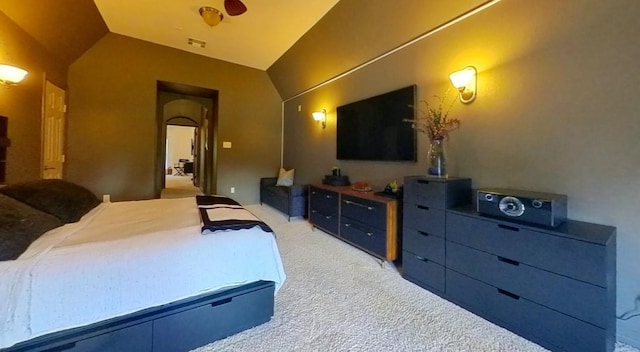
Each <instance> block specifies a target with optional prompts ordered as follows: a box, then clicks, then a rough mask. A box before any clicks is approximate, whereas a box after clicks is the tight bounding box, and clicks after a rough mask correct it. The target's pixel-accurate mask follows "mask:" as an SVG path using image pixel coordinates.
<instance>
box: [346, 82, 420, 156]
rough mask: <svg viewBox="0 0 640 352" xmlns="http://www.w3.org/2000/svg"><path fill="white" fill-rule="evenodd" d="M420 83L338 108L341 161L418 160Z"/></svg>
mask: <svg viewBox="0 0 640 352" xmlns="http://www.w3.org/2000/svg"><path fill="white" fill-rule="evenodd" d="M415 96H416V86H415V85H412V86H409V87H405V88H401V89H398V90H394V91H392V92H388V93H384V94H381V95H377V96H375V97H371V98H367V99H364V100H360V101H356V102H353V103H349V104H346V105H343V106H339V107H338V108H337V133H336V139H337V148H336V154H337V155H336V157H337V159H338V160H377V161H416V160H417V155H416V137H417V136H416V131H415V129H413V128H412V127H411V123H408V122H404V121H403V120H404V119H409V120H413V119H415V109H414V107H415V106H416V104H415Z"/></svg>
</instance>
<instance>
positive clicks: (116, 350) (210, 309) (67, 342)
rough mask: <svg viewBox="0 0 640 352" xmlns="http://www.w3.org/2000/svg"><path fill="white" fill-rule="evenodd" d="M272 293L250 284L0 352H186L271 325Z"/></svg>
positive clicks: (268, 286) (264, 284) (266, 285)
mask: <svg viewBox="0 0 640 352" xmlns="http://www.w3.org/2000/svg"><path fill="white" fill-rule="evenodd" d="M274 291H275V284H274V283H273V282H270V281H258V282H253V283H250V284H246V285H243V286H240V287H236V288H232V289H229V290H225V291H221V292H217V293H209V294H205V295H200V296H197V297H192V298H187V299H184V300H181V301H177V302H172V303H168V304H166V305H163V306H159V307H154V308H149V309H145V310H142V311H139V312H136V313H132V314H129V315H126V316H124V317H118V318H114V319H109V320H106V321H103V322H97V323H94V324H91V325H88V326H83V327H79V328H73V329H69V330H65V331H60V332H56V333H52V334H49V335H45V336H41V337H38V338H34V339H32V340H29V341H25V342H21V343H19V344H17V345H15V346H13V347H9V348H6V349H0V352H26V351H29V352H54V351H55V352H98V351H99V352H151V351H153V352H159V351H172V352H174V351H187V350H190V349H193V348H195V347H199V346H203V345H206V344H207V343H211V342H214V341H217V340H219V339H222V338H225V337H227V336H230V335H233V334H235V333H238V332H240V331H243V330H246V329H248V328H251V327H254V326H257V325H260V324H262V323H265V322H267V321H269V320H270V319H271V316H273V302H274Z"/></svg>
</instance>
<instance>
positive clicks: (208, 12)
mask: <svg viewBox="0 0 640 352" xmlns="http://www.w3.org/2000/svg"><path fill="white" fill-rule="evenodd" d="M198 11H199V12H200V16H202V19H203V20H204V22H205V23H206V24H208V25H209V26H211V27H213V26H217V25H218V23H220V21H222V19H223V18H224V16H223V15H222V12H220V11H218V10H217V9H215V8H213V7H209V6H202V7H201V8H200V10H198Z"/></svg>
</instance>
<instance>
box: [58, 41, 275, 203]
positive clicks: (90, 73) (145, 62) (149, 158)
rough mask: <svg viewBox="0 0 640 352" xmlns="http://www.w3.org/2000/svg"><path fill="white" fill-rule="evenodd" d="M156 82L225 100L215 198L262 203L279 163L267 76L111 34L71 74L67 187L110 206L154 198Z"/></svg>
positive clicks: (272, 97)
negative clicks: (83, 189)
mask: <svg viewBox="0 0 640 352" xmlns="http://www.w3.org/2000/svg"><path fill="white" fill-rule="evenodd" d="M158 80H161V81H168V82H177V83H181V84H186V85H192V86H197V87H203V88H210V89H215V90H218V91H219V92H220V95H219V107H220V110H219V125H218V137H219V138H218V143H219V144H220V146H219V147H218V148H217V149H218V170H217V190H218V193H220V194H228V192H229V189H230V187H232V186H233V187H235V188H236V194H234V195H233V196H234V198H235V199H237V200H238V201H239V202H241V203H257V202H258V183H259V178H260V177H262V176H264V175H273V174H275V173H276V172H277V168H278V165H279V163H280V153H279V152H280V148H279V145H280V138H281V137H280V136H281V113H280V111H281V109H280V104H281V100H280V98H279V96H278V93H277V91H276V90H275V88H274V87H273V84H272V83H271V81H270V80H269V77H268V76H267V74H266V72H264V71H259V70H255V69H251V68H247V67H244V66H240V65H235V64H230V63H227V62H223V61H219V60H212V59H208V58H205V57H203V56H199V55H194V54H191V53H186V52H182V51H179V50H175V49H171V48H167V47H162V46H159V45H155V44H151V43H148V42H144V41H140V40H136V39H132V38H128V37H124V36H120V35H117V34H112V33H110V34H107V35H106V36H105V37H103V38H102V39H101V40H100V41H99V42H97V43H96V44H95V45H94V46H93V47H92V48H91V49H90V50H89V51H87V52H86V53H85V54H84V55H83V56H82V57H80V58H79V59H78V60H77V61H76V62H75V63H74V64H73V65H71V66H70V67H69V105H70V111H69V116H68V117H69V121H68V124H69V129H68V135H69V137H68V145H69V147H68V151H69V152H68V157H67V160H68V169H67V170H68V173H67V175H68V179H69V180H70V181H73V182H77V183H80V184H83V185H86V186H87V187H89V188H90V189H91V190H92V191H94V192H95V193H96V194H98V195H101V194H111V199H112V200H129V199H147V198H153V197H154V196H155V193H154V188H155V183H154V182H155V181H154V179H155V178H156V176H157V175H155V172H156V171H155V170H156V164H155V163H156V148H157V145H156V144H157V143H156V135H157V120H156V82H157V81H158ZM223 140H225V141H232V142H233V148H232V149H222V148H221V143H222V141H223ZM162 147H164V146H162Z"/></svg>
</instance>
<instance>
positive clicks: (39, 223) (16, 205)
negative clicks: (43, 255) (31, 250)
mask: <svg viewBox="0 0 640 352" xmlns="http://www.w3.org/2000/svg"><path fill="white" fill-rule="evenodd" d="M62 225H63V223H62V221H60V219H58V218H56V217H55V216H53V215H50V214H47V213H45V212H42V211H40V210H37V209H34V208H32V207H30V206H28V205H26V204H24V203H22V202H19V201H17V200H15V199H13V198H9V197H7V196H4V195H2V194H0V261H3V260H13V259H16V258H18V257H19V256H20V254H22V253H23V252H24V251H25V250H26V249H27V248H28V247H29V245H30V244H31V243H32V242H33V241H35V240H37V239H38V238H39V237H40V236H41V235H42V234H43V233H45V232H47V231H49V230H51V229H54V228H56V227H58V226H62Z"/></svg>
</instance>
